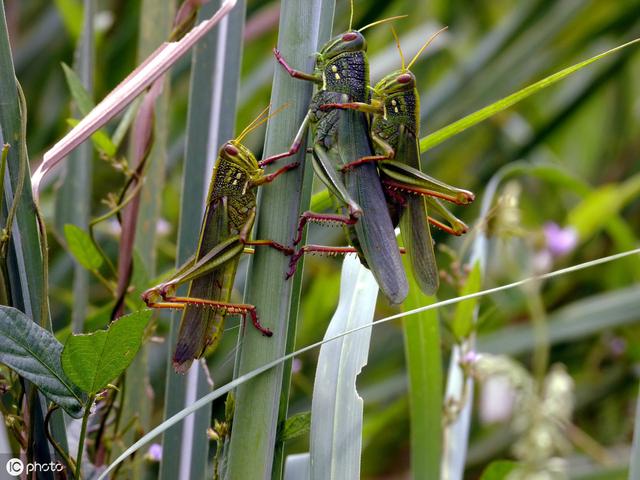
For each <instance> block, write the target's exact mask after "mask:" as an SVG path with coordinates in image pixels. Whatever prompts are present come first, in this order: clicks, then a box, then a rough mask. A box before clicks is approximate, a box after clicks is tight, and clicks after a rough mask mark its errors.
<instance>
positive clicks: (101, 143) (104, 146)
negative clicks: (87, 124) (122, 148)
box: [67, 118, 118, 157]
mask: <svg viewBox="0 0 640 480" xmlns="http://www.w3.org/2000/svg"><path fill="white" fill-rule="evenodd" d="M67 123H68V124H69V125H70V126H71V127H75V126H76V125H78V124H79V123H80V120H76V119H75V118H67ZM91 142H92V143H93V146H94V148H95V149H96V150H98V151H99V152H100V153H104V154H105V155H107V156H109V157H113V156H115V154H116V151H117V150H118V148H117V147H116V145H115V144H114V143H113V142H112V141H111V139H110V138H109V135H107V134H106V133H105V131H104V130H102V129H100V130H96V131H95V132H94V133H93V134H92V135H91Z"/></svg>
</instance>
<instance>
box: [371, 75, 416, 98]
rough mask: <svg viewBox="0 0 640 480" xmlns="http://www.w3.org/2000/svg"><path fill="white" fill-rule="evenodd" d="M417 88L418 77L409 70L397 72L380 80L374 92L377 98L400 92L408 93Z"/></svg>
mask: <svg viewBox="0 0 640 480" xmlns="http://www.w3.org/2000/svg"><path fill="white" fill-rule="evenodd" d="M414 88H416V77H415V75H414V74H413V73H411V72H410V71H409V70H404V69H400V70H395V71H393V72H391V73H390V74H388V75H386V76H385V77H383V78H382V80H380V81H379V82H378V83H377V84H376V86H375V88H374V91H375V93H376V95H377V96H381V97H385V96H388V95H392V94H394V93H398V92H408V91H411V90H413V89H414Z"/></svg>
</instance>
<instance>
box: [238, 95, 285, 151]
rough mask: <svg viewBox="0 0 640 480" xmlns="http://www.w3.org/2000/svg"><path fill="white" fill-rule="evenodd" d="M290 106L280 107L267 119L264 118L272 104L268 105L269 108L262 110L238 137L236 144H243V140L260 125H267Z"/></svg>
mask: <svg viewBox="0 0 640 480" xmlns="http://www.w3.org/2000/svg"><path fill="white" fill-rule="evenodd" d="M288 106H289V104H288V103H285V104H284V105H282V106H281V107H279V108H278V109H277V110H276V111H275V112H273V113H271V114H270V115H267V116H266V117H265V116H264V114H265V113H267V112H268V111H269V109H270V108H271V104H269V105H267V107H266V108H265V109H264V110H262V111H261V112H260V113H259V114H258V116H257V117H256V118H255V119H254V120H253V121H252V122H251V123H250V124H249V125H247V126H246V127H245V129H244V130H242V132H241V133H240V135H238V137H237V138H236V142H241V141H242V139H243V138H244V137H246V136H247V135H249V134H250V133H251V132H253V131H254V130H255V129H256V128H258V127H259V126H260V125H262V124H263V123H265V122H266V121H268V120H269V119H270V118H272V117H274V116H275V115H277V114H278V113H280V112H281V111H282V110H284V109H285V108H287V107H288Z"/></svg>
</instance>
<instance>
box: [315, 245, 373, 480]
mask: <svg viewBox="0 0 640 480" xmlns="http://www.w3.org/2000/svg"><path fill="white" fill-rule="evenodd" d="M377 297H378V285H377V283H376V281H375V279H374V278H373V275H372V274H371V272H370V271H369V270H367V269H366V268H364V267H363V266H362V265H361V264H360V261H359V260H358V259H357V257H355V256H352V255H349V256H347V258H345V260H344V262H343V264H342V276H341V278H340V300H339V302H338V307H337V308H336V311H335V313H334V315H333V318H332V319H331V323H330V324H329V327H328V328H327V331H326V333H325V339H328V338H331V337H333V336H335V335H337V334H339V333H341V332H344V331H347V330H351V329H353V328H357V327H360V326H364V325H369V324H371V321H372V320H373V314H374V311H375V307H376V299H377ZM370 340H371V330H370V329H364V330H360V331H359V332H358V333H357V334H355V335H350V336H348V337H342V338H341V339H340V340H338V341H336V342H331V343H326V344H324V345H323V346H322V348H321V349H320V355H319V356H318V364H317V369H316V379H315V382H314V385H313V400H312V403H311V434H310V450H311V478H312V479H324V478H327V477H328V476H329V477H331V478H360V456H361V449H362V415H363V401H362V398H361V397H360V396H359V395H358V391H357V390H356V381H357V377H358V374H359V373H360V372H361V371H362V368H363V367H364V366H365V365H366V364H367V358H368V355H369V342H370Z"/></svg>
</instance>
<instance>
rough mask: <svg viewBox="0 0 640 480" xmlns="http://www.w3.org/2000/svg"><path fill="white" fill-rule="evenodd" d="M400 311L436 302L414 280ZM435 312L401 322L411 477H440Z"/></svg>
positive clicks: (439, 381)
mask: <svg viewBox="0 0 640 480" xmlns="http://www.w3.org/2000/svg"><path fill="white" fill-rule="evenodd" d="M409 282H410V284H409V295H408V296H407V298H406V300H405V301H404V303H403V308H405V309H409V310H411V309H414V308H417V307H420V306H422V305H429V304H431V303H434V302H435V301H436V299H435V297H427V296H426V295H424V294H423V293H422V292H421V291H420V289H419V288H418V286H417V285H415V282H414V281H413V277H412V276H410V279H409ZM439 322H440V321H439V319H438V311H437V310H428V311H426V312H422V313H419V314H417V315H414V316H412V317H407V318H404V319H403V331H404V348H405V358H406V363H407V373H408V377H409V409H410V422H411V475H412V478H440V455H441V453H442V359H441V353H440V349H441V345H440V323H439Z"/></svg>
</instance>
